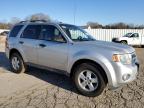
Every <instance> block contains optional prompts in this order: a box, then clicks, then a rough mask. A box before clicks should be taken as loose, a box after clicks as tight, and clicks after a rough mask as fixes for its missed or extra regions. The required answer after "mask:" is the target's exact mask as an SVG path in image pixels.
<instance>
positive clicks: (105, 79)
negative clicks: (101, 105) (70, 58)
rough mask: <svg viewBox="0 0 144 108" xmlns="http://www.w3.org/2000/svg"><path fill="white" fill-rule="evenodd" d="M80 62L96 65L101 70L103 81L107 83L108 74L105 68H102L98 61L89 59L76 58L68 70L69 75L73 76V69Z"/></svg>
mask: <svg viewBox="0 0 144 108" xmlns="http://www.w3.org/2000/svg"><path fill="white" fill-rule="evenodd" d="M82 63H92V64H93V65H94V66H96V67H97V68H98V69H99V70H100V71H101V72H102V73H101V74H102V76H103V78H104V81H105V83H106V84H107V83H108V76H107V74H106V72H105V70H104V69H103V67H102V66H101V65H100V64H99V63H97V62H96V61H93V60H90V59H80V60H77V61H76V62H75V63H74V64H73V65H72V68H71V71H70V77H73V75H74V70H75V69H76V68H77V66H79V65H80V64H82Z"/></svg>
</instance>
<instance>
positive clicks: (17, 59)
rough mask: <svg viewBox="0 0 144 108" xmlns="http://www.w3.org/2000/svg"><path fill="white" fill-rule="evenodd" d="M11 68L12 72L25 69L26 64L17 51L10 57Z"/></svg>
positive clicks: (20, 71)
mask: <svg viewBox="0 0 144 108" xmlns="http://www.w3.org/2000/svg"><path fill="white" fill-rule="evenodd" d="M10 64H11V69H12V71H13V72H14V73H18V74H19V73H24V72H25V71H26V67H27V66H26V65H25V63H24V61H23V59H22V57H21V56H20V55H19V54H18V53H13V54H12V55H11V57H10Z"/></svg>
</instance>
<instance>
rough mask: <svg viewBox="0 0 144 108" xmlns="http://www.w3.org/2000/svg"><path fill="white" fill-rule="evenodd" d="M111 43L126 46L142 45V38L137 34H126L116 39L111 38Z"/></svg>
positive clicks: (143, 42)
mask: <svg viewBox="0 0 144 108" xmlns="http://www.w3.org/2000/svg"><path fill="white" fill-rule="evenodd" d="M112 42H117V43H122V44H128V45H138V46H143V45H144V36H141V35H139V33H127V34H126V35H124V36H122V37H118V38H113V39H112Z"/></svg>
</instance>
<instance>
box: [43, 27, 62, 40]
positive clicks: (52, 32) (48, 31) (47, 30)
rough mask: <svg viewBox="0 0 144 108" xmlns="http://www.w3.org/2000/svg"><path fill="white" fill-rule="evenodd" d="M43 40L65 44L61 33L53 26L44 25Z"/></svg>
mask: <svg viewBox="0 0 144 108" xmlns="http://www.w3.org/2000/svg"><path fill="white" fill-rule="evenodd" d="M42 39H44V40H48V41H57V42H65V39H64V37H63V36H62V34H61V32H60V31H59V30H58V29H57V28H56V27H55V26H51V25H44V26H43V27H42Z"/></svg>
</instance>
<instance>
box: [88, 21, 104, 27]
mask: <svg viewBox="0 0 144 108" xmlns="http://www.w3.org/2000/svg"><path fill="white" fill-rule="evenodd" d="M87 26H88V27H89V26H90V27H91V28H102V27H103V26H102V25H101V24H99V23H97V22H88V23H87Z"/></svg>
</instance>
